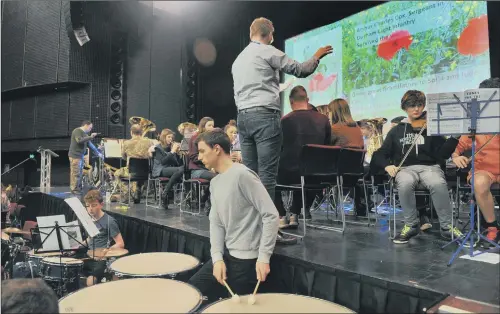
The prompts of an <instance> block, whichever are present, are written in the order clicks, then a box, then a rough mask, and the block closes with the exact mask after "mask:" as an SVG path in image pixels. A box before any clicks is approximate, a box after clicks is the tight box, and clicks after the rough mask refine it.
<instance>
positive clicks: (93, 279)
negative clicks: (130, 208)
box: [84, 190, 125, 286]
mask: <svg viewBox="0 0 500 314" xmlns="http://www.w3.org/2000/svg"><path fill="white" fill-rule="evenodd" d="M84 201H85V207H86V208H87V211H88V213H89V214H90V216H92V220H93V221H94V223H95V226H96V227H97V229H99V234H98V235H97V236H95V237H94V238H88V239H87V240H86V242H87V245H88V247H89V252H88V254H89V255H91V254H92V253H91V250H95V249H107V248H109V249H123V248H124V247H125V243H124V242H123V238H122V234H121V233H120V229H119V228H118V224H117V223H116V220H115V219H114V218H113V217H111V216H109V215H108V214H106V213H105V212H103V211H102V207H103V205H104V200H103V197H102V195H101V193H100V192H99V190H90V191H89V192H88V193H87V194H86V195H85V197H84ZM111 241H114V243H115V244H114V245H113V246H111V247H110V245H111ZM104 252H107V250H105V251H104ZM90 257H92V256H90ZM105 270H106V260H98V259H96V260H86V261H85V263H84V271H87V272H89V276H88V277H87V286H92V285H93V284H94V283H99V282H101V280H102V278H103V277H104V272H105Z"/></svg>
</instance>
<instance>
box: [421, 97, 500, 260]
mask: <svg viewBox="0 0 500 314" xmlns="http://www.w3.org/2000/svg"><path fill="white" fill-rule="evenodd" d="M497 94H498V91H493V92H492V94H491V96H490V97H489V98H488V100H481V101H480V100H478V99H477V97H474V98H472V99H471V100H470V101H469V102H467V101H461V100H460V98H458V97H457V96H456V95H455V94H453V97H454V98H455V100H456V102H446V103H439V102H438V103H437V119H431V120H432V121H436V122H437V133H438V135H452V134H441V122H442V121H457V123H458V122H459V121H460V120H469V119H470V121H471V124H470V127H469V132H463V131H462V132H460V133H459V134H463V135H469V134H470V135H469V137H470V138H471V140H472V160H471V174H472V177H471V195H474V179H475V174H474V172H475V165H474V163H475V156H474V154H475V152H476V134H477V121H478V120H479V119H491V118H497V119H498V118H500V116H492V117H491V116H490V117H481V113H483V112H484V110H485V109H486V108H487V107H488V105H489V104H490V102H492V101H495V102H497V101H500V99H493V98H494V97H495V96H496V95H497ZM497 97H498V96H497ZM482 103H484V106H483V108H481V107H480V104H482ZM457 105H460V107H461V108H462V110H463V111H464V113H465V115H466V116H465V118H444V119H441V115H442V114H443V113H442V107H445V106H457ZM464 105H466V106H464ZM429 117H430V116H429ZM443 133H446V131H444V132H443ZM453 135H455V134H453ZM474 206H475V201H474V198H472V200H471V202H470V215H469V216H470V217H469V218H470V230H469V231H468V232H467V234H466V235H465V236H462V237H459V238H456V239H454V240H452V241H450V242H449V243H447V244H445V245H444V246H442V247H441V249H444V248H445V247H447V246H448V245H450V244H452V243H456V242H460V246H459V247H458V249H457V250H456V251H455V253H453V255H452V257H451V259H450V260H449V262H448V264H447V266H450V265H451V264H452V263H453V261H454V260H455V258H456V257H457V255H458V252H460V251H461V250H462V249H463V248H464V244H465V243H466V242H467V240H469V241H470V247H469V256H470V257H475V256H478V255H481V254H483V253H486V252H489V251H492V250H493V249H494V248H492V249H490V250H486V251H483V252H479V253H474V243H473V238H472V235H473V234H474V233H475V234H476V235H477V237H478V238H479V239H483V240H485V241H487V242H489V243H490V244H493V245H494V247H496V248H500V245H498V244H497V243H494V242H493V241H490V240H489V239H488V238H486V237H485V236H483V235H482V234H481V233H480V232H478V231H477V230H475V221H474ZM452 219H453V217H452ZM451 232H452V234H453V230H451Z"/></svg>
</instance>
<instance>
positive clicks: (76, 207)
mask: <svg viewBox="0 0 500 314" xmlns="http://www.w3.org/2000/svg"><path fill="white" fill-rule="evenodd" d="M64 201H65V202H66V203H67V204H68V205H69V206H70V207H71V209H72V210H73V211H74V212H75V214H76V216H77V217H78V220H79V221H80V223H81V224H82V226H83V228H84V229H85V231H86V232H87V234H88V235H89V236H90V237H95V236H96V235H98V234H99V230H98V229H97V227H96V226H95V224H94V222H93V221H92V218H91V217H90V215H89V214H88V213H87V209H86V208H85V207H84V206H83V204H82V202H80V200H79V199H78V198H76V197H72V198H67V199H65V200H64Z"/></svg>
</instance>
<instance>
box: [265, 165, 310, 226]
mask: <svg viewBox="0 0 500 314" xmlns="http://www.w3.org/2000/svg"><path fill="white" fill-rule="evenodd" d="M278 183H279V184H283V185H292V184H300V174H299V173H298V172H293V171H292V172H291V171H286V170H284V169H279V171H278ZM304 194H305V197H306V200H305V203H306V207H305V211H306V212H307V211H308V210H309V208H310V207H311V206H312V204H313V202H314V198H315V197H316V195H317V194H318V191H314V190H309V189H307V190H305V191H304ZM274 205H276V208H277V209H278V213H279V215H280V217H283V216H286V210H285V206H284V204H283V198H282V197H281V190H277V191H276V192H275V197H274ZM301 209H302V191H301V190H296V189H294V190H293V199H292V205H291V207H290V212H291V213H292V214H296V215H299V214H300V213H301Z"/></svg>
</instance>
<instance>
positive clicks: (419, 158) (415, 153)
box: [371, 118, 458, 170]
mask: <svg viewBox="0 0 500 314" xmlns="http://www.w3.org/2000/svg"><path fill="white" fill-rule="evenodd" d="M417 135H418V130H415V129H413V127H412V126H411V124H410V123H409V122H408V118H406V119H404V120H402V121H401V122H400V123H399V124H398V125H396V126H395V127H393V128H392V129H391V130H390V131H389V133H388V134H387V137H386V138H385V140H384V143H383V144H382V147H380V149H378V150H377V151H376V152H375V153H374V154H373V157H372V161H371V165H372V166H373V167H376V168H381V169H380V170H382V169H384V168H385V167H387V166H389V165H394V166H398V165H399V163H400V162H401V160H402V159H403V156H404V155H405V154H406V152H407V151H408V150H409V149H410V146H411V144H412V143H413V141H414V139H415V137H416V136H417ZM457 144H458V139H456V138H454V137H450V138H449V139H445V138H444V137H442V136H427V130H425V131H424V132H423V133H422V135H421V138H420V139H419V140H418V142H417V144H416V145H415V146H414V147H413V148H412V150H411V152H410V154H409V155H408V157H407V158H406V160H405V162H404V163H403V166H412V165H442V164H443V163H444V162H445V160H446V159H448V158H450V156H451V154H452V153H453V151H454V150H455V147H456V146H457Z"/></svg>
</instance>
